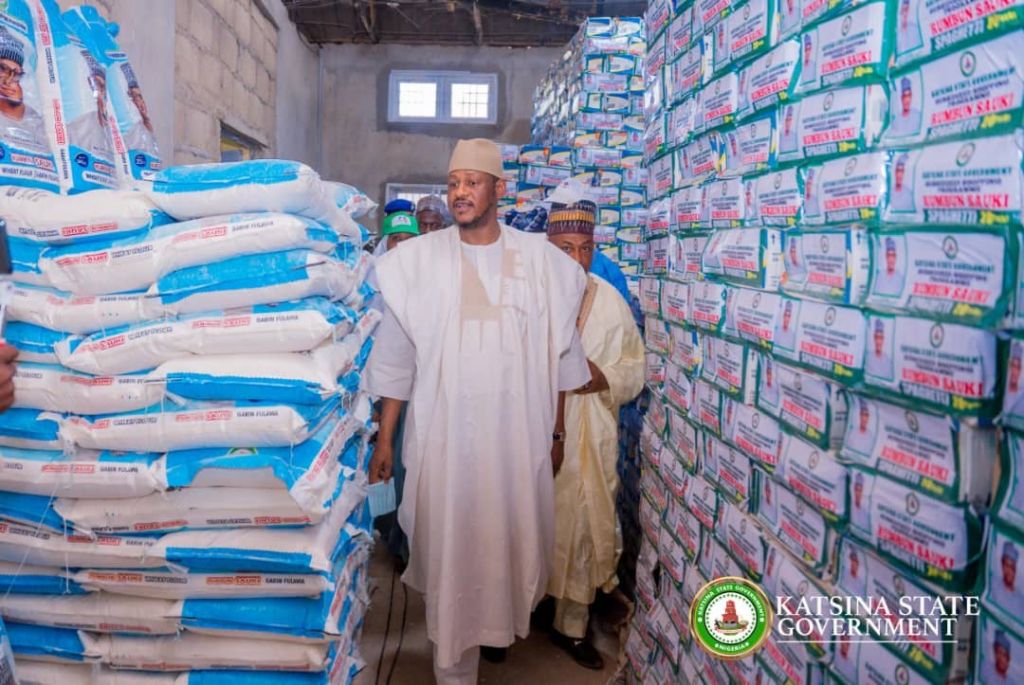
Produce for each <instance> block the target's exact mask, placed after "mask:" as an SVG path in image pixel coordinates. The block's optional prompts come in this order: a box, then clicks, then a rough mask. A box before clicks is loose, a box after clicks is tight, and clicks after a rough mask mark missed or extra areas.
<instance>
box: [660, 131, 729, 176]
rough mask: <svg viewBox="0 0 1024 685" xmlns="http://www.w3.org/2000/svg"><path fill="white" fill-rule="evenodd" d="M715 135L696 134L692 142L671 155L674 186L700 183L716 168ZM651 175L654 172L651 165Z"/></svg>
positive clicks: (713, 172) (714, 171)
mask: <svg viewBox="0 0 1024 685" xmlns="http://www.w3.org/2000/svg"><path fill="white" fill-rule="evenodd" d="M716 141H717V136H716V135H714V134H707V135H702V136H698V137H697V138H695V139H694V141H693V142H692V143H688V144H687V145H684V146H682V147H681V148H679V149H678V150H676V152H675V154H674V155H672V156H673V157H674V158H675V168H676V174H677V175H676V179H675V187H676V188H685V187H687V186H696V185H700V184H701V183H703V182H704V181H706V180H708V179H709V178H711V176H713V175H714V174H715V173H716V172H717V170H718V166H717V165H718V152H717V146H716V145H715V142H716ZM650 173H651V175H652V176H653V175H654V173H655V169H654V167H651V172H650Z"/></svg>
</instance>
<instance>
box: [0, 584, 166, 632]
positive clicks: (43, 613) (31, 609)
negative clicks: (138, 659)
mask: <svg viewBox="0 0 1024 685" xmlns="http://www.w3.org/2000/svg"><path fill="white" fill-rule="evenodd" d="M180 606H181V602H177V601H174V600H168V599H147V598H142V597H125V596H122V595H107V594H103V593H100V592H92V593H89V594H87V595H69V596H63V597H62V596H54V597H46V596H38V595H8V596H6V597H3V598H0V614H2V615H3V617H4V619H5V620H8V621H14V622H16V623H28V624H32V625H39V626H52V627H62V628H74V629H78V630H90V631H96V632H104V633H106V632H119V633H135V634H139V635H174V634H175V633H176V632H177V631H178V629H179V627H180V625H181V623H180V619H179V614H180V613H181V609H180Z"/></svg>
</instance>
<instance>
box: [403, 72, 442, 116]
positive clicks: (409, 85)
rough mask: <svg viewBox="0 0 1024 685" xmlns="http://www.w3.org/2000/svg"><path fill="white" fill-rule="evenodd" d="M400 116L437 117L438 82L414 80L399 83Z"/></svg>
mask: <svg viewBox="0 0 1024 685" xmlns="http://www.w3.org/2000/svg"><path fill="white" fill-rule="evenodd" d="M398 116H400V117H414V118H425V119H433V118H435V117H436V116H437V84H436V83H417V82H413V81H402V82H401V83H399V84H398Z"/></svg>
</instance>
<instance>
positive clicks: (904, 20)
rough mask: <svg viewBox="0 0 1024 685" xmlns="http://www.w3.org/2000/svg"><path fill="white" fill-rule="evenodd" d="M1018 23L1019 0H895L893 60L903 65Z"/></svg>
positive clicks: (1021, 19) (1023, 12)
mask: <svg viewBox="0 0 1024 685" xmlns="http://www.w3.org/2000/svg"><path fill="white" fill-rule="evenodd" d="M1022 26H1024V2H1022V1H1021V0H981V1H980V2H979V1H978V0H946V1H945V2H940V1H938V0H899V2H898V3H897V9H896V48H895V63H896V66H897V67H905V66H907V65H910V64H912V63H914V62H917V61H920V60H923V59H927V58H929V57H931V56H938V55H941V54H943V53H946V52H949V51H951V50H957V49H959V48H961V47H964V46H970V45H975V44H977V43H981V42H984V41H986V40H988V39H990V38H992V37H994V36H996V35H999V34H1000V33H1006V32H1009V31H1013V30H1016V29H1019V28H1021V27H1022Z"/></svg>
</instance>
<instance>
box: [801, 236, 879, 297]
mask: <svg viewBox="0 0 1024 685" xmlns="http://www.w3.org/2000/svg"><path fill="white" fill-rule="evenodd" d="M782 257H783V260H784V262H785V274H786V275H785V278H784V279H783V281H782V286H781V288H782V291H783V292H785V293H789V294H793V295H798V296H804V297H810V298H813V299H817V300H825V301H829V302H835V303H837V304H857V303H859V302H860V301H861V298H862V297H863V295H864V292H865V291H866V289H867V283H868V273H869V270H870V268H871V259H870V253H869V251H868V233H867V231H866V230H864V229H857V228H850V229H847V230H836V231H820V232H814V231H786V233H785V234H784V235H783V250H782Z"/></svg>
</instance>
